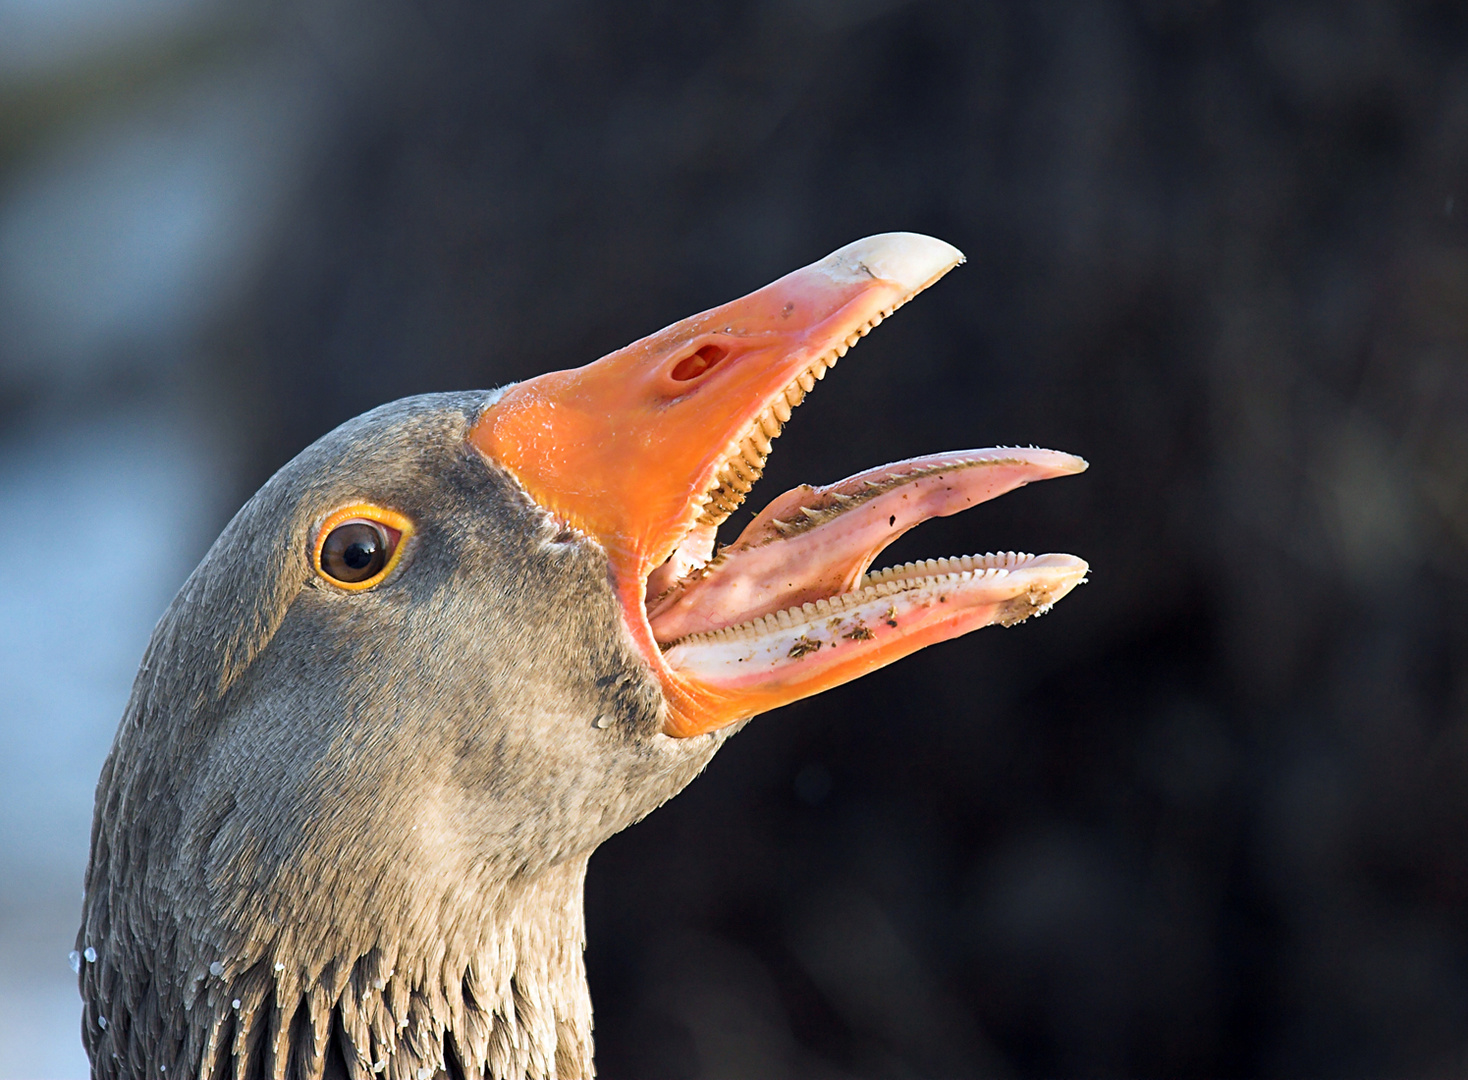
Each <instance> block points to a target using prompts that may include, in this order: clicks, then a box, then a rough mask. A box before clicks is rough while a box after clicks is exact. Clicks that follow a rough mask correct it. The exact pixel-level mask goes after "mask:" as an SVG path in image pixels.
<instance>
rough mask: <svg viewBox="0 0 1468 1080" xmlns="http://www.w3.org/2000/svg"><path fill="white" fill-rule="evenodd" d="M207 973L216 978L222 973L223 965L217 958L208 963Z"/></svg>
mask: <svg viewBox="0 0 1468 1080" xmlns="http://www.w3.org/2000/svg"><path fill="white" fill-rule="evenodd" d="M209 974H210V975H213V976H214V977H215V978H216V979H217V978H219V976H221V975H223V974H224V965H223V964H221V963H220V962H219V961H218V960H216V961H214V963H212V964H210V965H209Z"/></svg>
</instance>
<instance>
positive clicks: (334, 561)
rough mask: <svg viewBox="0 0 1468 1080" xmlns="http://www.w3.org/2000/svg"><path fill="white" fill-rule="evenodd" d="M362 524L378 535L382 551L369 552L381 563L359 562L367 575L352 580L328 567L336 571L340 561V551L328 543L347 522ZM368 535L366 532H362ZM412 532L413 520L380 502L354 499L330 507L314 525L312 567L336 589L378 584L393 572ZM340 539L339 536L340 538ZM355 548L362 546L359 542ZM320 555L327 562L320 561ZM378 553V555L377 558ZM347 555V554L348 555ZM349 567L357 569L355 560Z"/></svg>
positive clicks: (349, 589)
mask: <svg viewBox="0 0 1468 1080" xmlns="http://www.w3.org/2000/svg"><path fill="white" fill-rule="evenodd" d="M354 525H364V526H367V527H369V528H371V529H372V530H373V531H374V532H375V533H376V535H377V536H378V537H379V538H380V543H381V545H382V546H383V547H384V548H385V552H384V551H373V552H371V553H370V556H371V557H372V558H373V559H374V560H375V561H380V563H381V565H380V567H378V566H375V565H372V563H371V562H368V563H364V564H362V565H361V567H360V568H361V569H364V570H367V571H368V576H366V577H363V578H362V579H360V580H356V581H354V580H351V579H350V577H348V576H342V577H339V576H337V574H335V573H333V572H332V570H331V569H329V568H328V566H329V565H334V566H335V567H336V569H337V570H338V572H340V571H341V570H342V567H341V565H340V559H339V555H340V553H338V552H334V551H328V549H327V544H328V542H329V541H332V540H333V536H334V535H335V534H337V533H338V530H346V529H347V528H348V527H350V526H354ZM363 535H364V536H367V535H368V534H363ZM412 535H413V523H412V521H410V520H409V519H408V518H407V517H405V516H404V515H402V514H400V513H398V512H397V511H396V510H389V509H387V508H386V507H383V506H376V505H374V504H372V503H354V504H353V505H351V506H343V507H342V508H341V509H339V510H333V511H332V512H331V513H330V514H328V515H327V517H326V520H324V521H323V522H322V523H321V524H320V525H319V526H317V528H316V539H315V540H314V541H313V542H312V545H311V565H312V567H314V568H315V570H316V573H317V574H319V575H320V576H321V578H322V580H324V581H326V582H328V583H330V584H331V585H332V586H333V587H335V588H338V589H345V590H347V591H348V592H361V591H363V590H364V589H370V588H373V587H374V586H376V585H378V584H380V583H381V582H382V580H383V579H384V578H386V577H387V576H388V575H389V574H391V573H392V572H393V569H394V567H396V566H397V565H398V560H399V559H401V558H402V555H403V548H404V547H405V546H406V544H407V542H408V538H409V537H411V536H412ZM339 541H340V538H339ZM354 546H355V547H357V548H361V547H363V545H362V544H360V543H358V544H356V545H354ZM323 555H325V557H326V562H325V563H323V561H322V558H323ZM379 556H380V558H379ZM349 557H350V555H349ZM347 565H348V566H349V567H350V568H351V569H357V568H358V564H357V563H355V562H350V563H348V564H347Z"/></svg>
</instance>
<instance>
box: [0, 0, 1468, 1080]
mask: <svg viewBox="0 0 1468 1080" xmlns="http://www.w3.org/2000/svg"><path fill="white" fill-rule="evenodd" d="M1465 215H1468V10H1465V8H1464V7H1463V5H1462V4H1461V2H1459V0H1455V2H1437V3H1434V2H1427V0H1422V2H1407V0H1400V2H1386V0H1381V2H1365V0H1345V2H1336V3H1324V2H1310V0H1276V2H1265V0H1260V2H1254V3H1248V2H1226V0H1054V2H1047V3H1039V4H1031V3H1025V2H1020V0H995V2H994V3H987V4H977V3H972V2H969V0H914V2H903V0H787V2H784V3H775V2H759V0H747V2H729V3H708V2H704V0H682V2H678V3H666V2H652V0H646V2H639V3H629V4H618V5H603V4H596V3H593V2H591V0H547V2H543V3H539V4H535V5H513V6H512V5H500V4H493V3H485V2H483V0H472V2H471V0H355V2H353V3H346V2H343V0H261V2H258V3H250V4H226V3H224V2H222V0H0V508H3V514H4V516H3V521H4V526H5V532H6V534H7V537H8V540H9V543H8V545H7V548H6V555H7V557H6V558H5V559H3V560H0V1078H9V1077H27V1076H29V1077H34V1076H55V1077H77V1076H82V1075H84V1074H85V1071H86V1065H85V1061H84V1058H83V1056H82V1054H81V1050H80V1046H79V1040H78V1036H77V1024H78V1015H79V1003H78V999H77V995H76V989H75V982H74V977H73V975H72V973H71V971H70V969H69V967H68V965H67V960H66V955H67V952H68V950H69V949H70V948H71V944H72V937H73V934H74V927H75V924H76V919H77V914H78V910H79V895H80V888H81V874H82V868H83V866H84V863H85V857H86V847H87V836H88V827H89V820H90V814H91V795H92V787H93V784H94V781H95V777H96V774H97V771H98V769H99V768H100V766H101V763H102V759H103V757H104V756H105V754H106V751H107V747H108V744H109V742H110V739H111V736H112V731H113V728H114V726H115V724H116V721H117V718H118V716H119V715H120V713H121V711H122V708H123V704H124V702H125V700H126V696H127V693H128V688H129V685H130V682H131V678H132V672H133V669H134V667H135V665H136V663H137V660H138V658H139V657H140V655H141V652H142V649H143V646H144V643H145V642H146V639H147V636H148V633H149V631H150V629H151V626H152V623H153V621H154V620H155V619H156V618H157V616H158V615H159V614H160V613H161V611H162V609H163V606H164V605H165V604H166V602H167V600H168V599H169V597H170V596H171V594H172V592H173V590H174V589H176V588H177V586H178V585H179V584H180V583H181V582H182V580H183V578H184V576H185V575H186V574H187V572H188V570H189V569H190V568H191V567H192V565H193V563H194V562H195V561H197V559H198V558H199V556H200V555H201V554H202V553H203V551H204V549H205V548H206V547H207V545H208V543H209V542H210V540H211V539H212V537H213V536H214V535H215V533H216V532H217V531H218V529H219V528H220V526H221V525H222V524H223V522H224V521H225V520H226V519H227V518H228V516H229V514H230V513H232V512H233V510H234V508H235V507H237V506H238V504H239V503H240V501H242V500H243V499H244V498H245V497H247V496H248V494H249V493H250V492H251V491H252V490H253V489H254V488H255V487H256V486H257V485H258V484H259V483H260V482H261V481H262V480H263V479H264V478H265V477H266V476H268V475H269V473H270V472H271V471H272V470H273V469H274V468H276V467H278V466H279V465H280V464H281V463H283V462H284V461H286V460H287V459H289V457H290V456H291V455H293V454H294V453H295V452H296V451H297V450H299V449H300V448H301V447H302V446H304V445H305V444H306V443H307V442H309V441H310V440H312V439H314V438H315V437H316V436H318V435H320V434H321V433H323V432H324V431H326V430H328V429H329V428H330V427H331V426H333V425H335V424H336V423H338V422H340V421H341V420H343V419H346V418H347V417H349V416H351V415H353V414H355V413H357V412H360V411H361V410H363V409H365V408H368V407H370V406H372V405H375V404H377V403H380V402H382V401H385V400H388V399H391V398H393V397H397V396H400V395H403V394H407V393H414V392H420V391H426V390H436V389H447V388H459V387H468V386H492V385H497V384H499V383H502V382H505V381H508V380H511V379H517V378H522V377H525V376H527V375H530V374H534V373H536V372H539V371H542V370H547V369H551V368H557V367H569V366H573V365H577V364H581V363H585V362H587V361H589V360H591V359H594V358H595V357H596V356H599V355H601V354H603V353H605V352H607V351H609V350H611V349H613V348H615V347H617V346H620V345H622V344H625V343H626V342H628V341H630V340H632V339H634V338H636V337H639V336H641V335H643V334H645V333H648V332H650V331H651V330H654V329H656V328H657V327H659V326H662V325H664V324H666V323H668V322H671V321H673V320H674V319H677V318H680V317H682V316H684V315H686V314H690V313H692V312H694V311H696V310H699V309H702V308H705V307H708V306H711V305H713V304H716V303H719V302H722V301H724V300H727V299H730V298H732V297H734V296H736V295H739V294H742V293H744V292H746V291H748V290H750V289H752V288H755V287H757V286H759V285H761V284H763V283H765V282H766V281H769V280H771V279H773V278H774V277H776V276H778V275H780V274H782V273H784V272H785V271H787V270H790V269H793V268H794V267H796V266H799V265H801V264H804V263H806V262H808V261H810V260H812V259H815V258H818V257H820V256H821V255H823V254H825V253H826V252H827V251H829V250H831V249H833V248H835V247H837V246H839V245H841V244H843V243H845V242H847V241H850V240H853V239H855V238H857V237H859V236H863V235H866V234H869V233H873V232H879V231H885V230H889V229H914V230H919V231H924V232H930V233H933V234H934V235H937V236H940V237H943V238H944V239H947V240H950V241H952V242H954V243H956V244H958V245H959V246H960V247H962V248H964V249H965V250H966V251H967V252H968V254H969V256H970V262H969V264H968V265H967V266H965V267H963V268H962V269H961V270H959V271H958V272H956V273H955V274H954V275H952V276H951V277H950V278H948V279H947V280H945V281H944V282H943V283H942V284H941V285H940V286H939V287H938V288H936V289H935V290H934V291H933V292H932V293H931V294H929V295H926V296H924V297H923V298H922V300H921V301H919V302H918V303H916V304H914V305H913V306H912V307H911V308H910V309H907V310H905V311H904V312H903V314H902V315H901V317H899V318H897V319H894V320H892V321H891V322H889V323H888V324H886V325H884V326H883V327H882V328H881V331H880V332H879V333H877V334H874V335H873V336H872V338H870V339H869V340H868V341H867V342H864V343H863V344H862V346H861V347H860V349H858V350H857V351H856V352H855V353H854V354H853V355H852V356H851V357H850V358H848V359H847V360H846V361H844V362H843V364H842V366H841V368H840V370H839V371H838V372H837V373H836V374H835V376H833V377H832V378H831V379H828V380H827V381H826V382H825V383H823V384H822V386H821V389H820V392H819V393H816V394H814V395H813V396H812V398H811V400H810V402H809V403H808V404H807V405H806V406H805V407H804V408H803V409H802V410H801V413H800V416H799V417H798V419H797V421H796V422H795V423H793V424H792V425H791V427H790V429H789V431H788V433H787V434H786V435H785V436H784V437H783V438H782V439H781V443H780V446H779V448H778V452H777V453H776V454H775V456H774V457H773V458H772V459H771V462H770V469H769V473H770V476H769V478H768V479H767V480H766V481H765V483H764V484H763V485H761V487H760V490H759V491H758V492H756V494H755V497H754V502H755V504H756V506H758V505H761V504H762V503H763V502H764V501H766V500H768V499H769V498H771V497H773V496H774V495H775V494H777V493H778V492H780V491H782V490H784V489H785V488H786V487H788V486H791V485H793V484H794V483H797V482H800V481H807V480H808V481H812V482H825V481H829V480H832V479H835V478H838V477H840V476H843V475H847V474H849V473H851V472H854V471H856V470H858V469H860V468H864V467H866V466H869V465H873V464H877V463H880V462H883V461H888V460H894V459H897V458H900V457H904V456H908V455H911V454H916V453H922V452H927V451H935V450H939V449H944V448H952V447H965V446H976V445H992V444H1003V443H1038V444H1041V445H1048V446H1053V447H1055V448H1057V449H1063V450H1069V451H1073V452H1076V453H1079V454H1082V455H1084V456H1085V457H1087V458H1089V459H1090V460H1091V461H1092V463H1093V467H1092V470H1091V472H1090V473H1088V474H1087V475H1086V476H1084V477H1081V478H1079V479H1074V480H1069V479H1068V480H1064V481H1057V482H1054V483H1051V484H1047V485H1042V486H1040V487H1037V488H1035V489H1033V490H1029V489H1027V490H1025V491H1023V492H1019V493H1016V494H1013V495H1010V496H1007V497H1005V498H1004V499H1003V500H1001V501H999V502H997V503H995V504H992V505H989V506H985V507H982V508H979V509H977V510H975V511H972V512H971V513H969V514H966V515H964V516H963V517H962V518H958V519H946V520H944V521H940V522H934V523H932V524H930V525H928V526H926V527H925V528H924V529H922V530H919V531H918V532H917V533H916V534H914V535H912V536H909V537H907V538H905V539H904V540H903V541H902V542H901V543H900V544H899V545H898V547H897V549H896V550H895V551H894V552H892V556H893V558H894V559H897V558H914V557H920V556H927V555H935V554H952V553H958V552H968V551H975V550H979V551H982V550H989V549H1009V548H1018V549H1026V550H1041V551H1044V550H1060V551H1072V552H1075V553H1076V554H1079V555H1082V556H1084V557H1086V558H1088V559H1089V560H1090V561H1091V563H1092V566H1093V568H1094V571H1093V581H1092V583H1091V584H1090V585H1088V586H1087V588H1085V589H1083V590H1080V591H1079V592H1078V593H1076V594H1075V595H1074V596H1072V597H1071V598H1069V599H1067V600H1066V601H1065V603H1064V604H1063V605H1062V606H1061V607H1060V608H1059V609H1058V610H1057V612H1056V613H1055V614H1054V615H1053V616H1051V617H1049V618H1046V619H1043V620H1040V621H1038V622H1035V623H1031V624H1026V625H1024V626H1022V627H1019V628H1016V629H1013V630H1009V631H999V630H989V631H984V632H982V633H980V634H976V635H972V636H971V637H969V638H966V639H964V640H962V641H960V642H955V643H951V644H948V645H945V646H942V647H938V648H934V649H930V650H928V651H926V652H924V653H923V654H921V655H919V656H918V657H915V658H913V659H912V660H910V661H907V662H905V663H903V664H901V665H898V666H897V667H895V668H892V669H888V670H887V671H885V672H883V673H881V674H879V675H874V676H871V677H869V678H867V679H863V680H861V681H860V682H859V683H857V684H854V685H852V686H848V687H845V688H842V689H839V690H837V691H832V692H830V693H828V694H826V695H823V696H821V697H820V698H817V699H815V700H813V701H809V702H804V703H801V704H799V705H796V706H792V707H790V708H787V709H785V710H783V711H782V712H780V713H778V714H775V715H771V716H768V717H766V718H764V719H762V720H760V721H758V722H757V723H755V724H754V725H752V726H751V727H750V728H749V729H748V731H746V732H745V733H744V734H742V735H740V737H739V738H737V739H735V740H733V742H732V743H731V744H730V745H729V747H728V748H727V749H726V750H725V751H724V752H723V753H721V755H720V757H719V759H717V760H716V761H715V762H714V764H713V766H712V767H711V768H710V770H709V772H708V775H706V776H705V777H704V778H702V779H701V780H700V781H699V782H698V783H696V784H695V785H693V787H692V788H690V789H689V791H688V792H686V793H685V794H684V795H683V796H681V797H680V798H679V799H678V800H676V801H675V802H674V803H672V804H670V805H669V806H668V807H666V808H664V809H663V810H661V811H659V812H658V813H657V814H655V815H654V816H653V817H652V818H650V819H649V820H648V821H647V822H645V823H643V824H641V825H639V826H638V827H637V828H635V829H633V830H630V831H629V832H627V833H626V834H624V835H622V836H620V837H618V838H616V839H615V840H614V841H612V842H611V843H609V844H608V845H607V846H606V847H605V848H604V850H603V851H602V852H601V853H599V854H598V855H597V857H596V858H595V859H594V860H593V862H592V871H591V878H590V884H589V895H588V903H589V907H588V915H589V935H590V941H591V944H590V949H589V952H588V963H589V966H590V971H591V978H592V982H593V991H594V994H595V997H596V1001H597V1036H598V1058H599V1064H600V1067H601V1071H602V1075H604V1076H606V1077H613V1078H615V1077H648V1076H657V1077H670V1078H671V1077H690V1078H691V1077H762V1078H776V1077H784V1076H790V1077H920V1076H934V1077H957V1076H969V1075H972V1076H1014V1077H1028V1076H1049V1075H1088V1076H1151V1075H1167V1076H1172V1077H1182V1076H1218V1075H1238V1076H1243V1075H1259V1076H1304V1075H1346V1074H1350V1075H1361V1076H1366V1075H1381V1076H1443V1075H1465V1074H1468V917H1465V910H1468V908H1465V905H1468V226H1465V220H1468V218H1465ZM746 517H747V511H746ZM733 524H734V525H735V526H736V527H737V525H738V524H739V521H737V520H736V521H735V522H734V523H733Z"/></svg>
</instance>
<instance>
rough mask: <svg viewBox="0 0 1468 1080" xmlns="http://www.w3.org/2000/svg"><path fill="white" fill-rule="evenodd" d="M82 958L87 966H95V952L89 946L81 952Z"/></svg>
mask: <svg viewBox="0 0 1468 1080" xmlns="http://www.w3.org/2000/svg"><path fill="white" fill-rule="evenodd" d="M82 956H83V957H84V958H85V959H86V961H87V963H89V964H95V963H96V962H97V950H96V949H94V948H92V947H91V946H90V945H88V946H87V947H86V948H85V949H83V950H82Z"/></svg>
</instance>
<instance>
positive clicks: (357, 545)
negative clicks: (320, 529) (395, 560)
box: [321, 521, 387, 582]
mask: <svg viewBox="0 0 1468 1080" xmlns="http://www.w3.org/2000/svg"><path fill="white" fill-rule="evenodd" d="M386 565H387V536H386V535H385V534H384V533H383V531H382V530H381V529H380V528H378V527H377V526H376V525H369V524H368V523H367V522H365V521H349V522H347V524H345V525H339V526H337V527H336V528H335V529H332V530H331V533H330V534H329V535H328V536H327V537H326V543H324V544H323V545H321V569H323V570H325V571H326V572H327V573H328V574H330V575H331V576H332V577H334V578H336V580H338V581H345V582H356V581H366V580H367V579H368V578H370V577H372V576H373V575H374V574H378V573H381V572H382V568H383V567H384V566H386Z"/></svg>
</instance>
